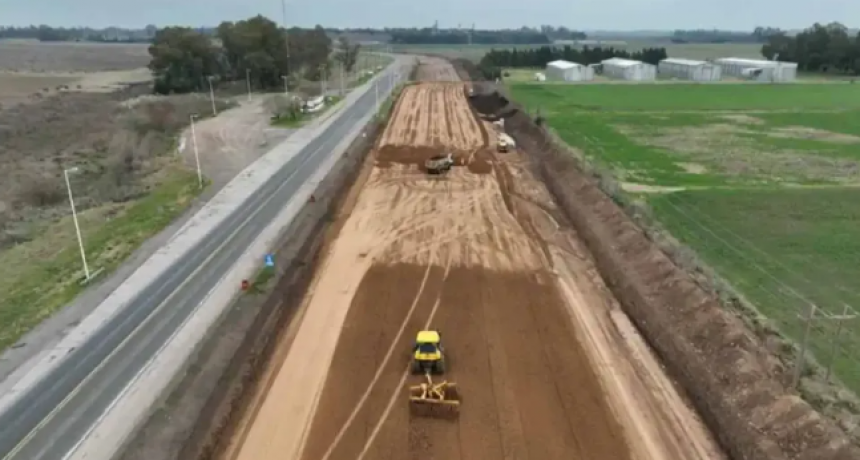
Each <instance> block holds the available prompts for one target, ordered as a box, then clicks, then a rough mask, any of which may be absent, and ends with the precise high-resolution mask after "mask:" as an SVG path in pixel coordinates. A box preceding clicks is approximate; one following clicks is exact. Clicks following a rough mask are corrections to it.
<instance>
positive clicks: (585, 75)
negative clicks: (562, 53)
mask: <svg viewBox="0 0 860 460" xmlns="http://www.w3.org/2000/svg"><path fill="white" fill-rule="evenodd" d="M544 73H545V74H546V79H547V80H553V81H587V80H593V79H594V69H592V68H591V67H586V66H584V65H581V64H577V63H575V62H568V61H552V62H550V63H549V64H547V65H546V72H544Z"/></svg>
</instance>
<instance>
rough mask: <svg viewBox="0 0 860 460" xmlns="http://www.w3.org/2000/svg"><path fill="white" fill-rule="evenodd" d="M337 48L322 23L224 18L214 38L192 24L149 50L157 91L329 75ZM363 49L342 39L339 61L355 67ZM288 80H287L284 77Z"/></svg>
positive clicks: (168, 31)
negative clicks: (294, 24)
mask: <svg viewBox="0 0 860 460" xmlns="http://www.w3.org/2000/svg"><path fill="white" fill-rule="evenodd" d="M334 49H335V46H334V44H333V43H332V40H331V38H329V36H328V35H327V34H326V31H325V30H324V29H323V28H322V26H316V27H315V28H313V29H300V28H297V27H295V28H291V29H289V30H286V29H284V28H282V27H279V26H278V25H277V24H276V23H275V22H273V21H272V20H270V19H268V18H266V17H264V16H259V15H258V16H255V17H253V18H249V19H245V20H242V21H237V22H223V23H221V24H220V25H219V26H218V27H217V28H216V29H215V31H214V35H213V36H210V35H209V34H206V33H204V32H201V31H197V30H194V29H191V28H189V27H165V28H163V29H159V30H158V32H156V34H155V37H154V39H153V42H152V45H150V47H149V54H150V56H151V57H152V60H151V62H150V64H149V68H150V70H152V71H153V74H154V75H155V91H156V92H157V93H162V94H166V93H183V92H190V91H200V90H204V89H207V88H208V85H209V82H212V84H213V85H217V84H218V83H219V82H224V81H227V82H229V81H237V80H245V78H246V77H250V78H251V80H252V84H253V85H254V86H255V87H257V88H262V89H278V88H284V85H285V84H290V85H294V84H296V80H297V79H300V78H302V79H307V80H319V79H320V78H321V77H322V75H323V74H330V73H329V72H330V71H331V66H332V62H331V59H330V57H331V55H332V52H333V51H334ZM358 51H359V47H358V45H357V44H352V43H349V42H348V41H347V40H346V39H341V40H340V41H339V43H338V46H337V53H336V54H335V56H334V57H335V60H336V61H339V62H340V63H341V64H342V65H343V68H344V71H346V72H349V71H352V69H353V67H354V66H355V63H356V61H357V57H358ZM285 78H286V81H285Z"/></svg>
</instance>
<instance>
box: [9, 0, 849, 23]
mask: <svg viewBox="0 0 860 460" xmlns="http://www.w3.org/2000/svg"><path fill="white" fill-rule="evenodd" d="M286 9H287V22H288V23H289V24H291V25H302V26H304V25H313V24H324V25H327V26H332V27H358V26H369V27H380V26H407V27H411V26H427V25H431V24H432V23H433V21H434V20H438V21H439V25H440V26H442V27H450V26H456V25H457V24H458V23H462V24H464V25H465V24H471V23H473V22H474V23H475V24H476V27H478V28H497V27H519V26H521V25H524V24H527V25H532V26H537V25H540V24H553V25H565V26H568V27H570V28H574V29H586V30H600V29H604V30H605V29H609V30H640V29H661V30H663V29H676V28H684V29H692V28H720V29H733V30H749V29H752V28H753V27H755V26H757V25H767V26H776V27H782V28H787V29H793V28H803V27H807V26H809V25H811V24H812V23H813V22H816V21H819V22H830V21H834V20H837V21H840V22H843V23H847V25H849V26H853V25H855V24H853V23H852V21H856V20H857V19H858V18H860V1H858V0H815V1H809V0H610V1H606V0H537V1H523V0H465V1H464V0H432V1H426V0H425V1H420V2H419V1H415V2H409V1H403V0H360V1H359V0H314V1H301V2H299V1H296V0H286ZM256 14H263V15H266V16H269V17H271V18H272V19H277V20H279V21H280V18H281V2H280V0H134V1H131V0H0V24H14V25H26V24H42V23H44V24H50V25H57V26H60V25H61V26H73V25H88V26H93V27H104V26H109V25H118V26H125V27H140V26H144V25H146V24H150V23H151V24H155V25H159V26H162V25H169V24H182V25H215V24H217V23H219V22H221V21H222V20H225V19H228V20H230V19H242V18H245V17H249V16H253V15H256Z"/></svg>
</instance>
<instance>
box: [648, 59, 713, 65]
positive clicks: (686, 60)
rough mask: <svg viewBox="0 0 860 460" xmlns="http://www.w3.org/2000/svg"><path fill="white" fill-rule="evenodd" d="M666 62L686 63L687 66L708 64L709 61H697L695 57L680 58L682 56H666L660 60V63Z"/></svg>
mask: <svg viewBox="0 0 860 460" xmlns="http://www.w3.org/2000/svg"><path fill="white" fill-rule="evenodd" d="M664 62H665V63H667V64H680V65H688V66H700V65H708V64H710V62H708V61H697V60H695V59H682V58H666V59H663V60H662V61H660V63H661V64H662V63H664Z"/></svg>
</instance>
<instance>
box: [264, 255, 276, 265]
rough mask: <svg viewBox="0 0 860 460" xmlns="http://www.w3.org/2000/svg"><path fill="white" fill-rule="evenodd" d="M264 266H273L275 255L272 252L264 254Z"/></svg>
mask: <svg viewBox="0 0 860 460" xmlns="http://www.w3.org/2000/svg"><path fill="white" fill-rule="evenodd" d="M266 266H267V267H274V266H275V256H273V255H272V254H266Z"/></svg>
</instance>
